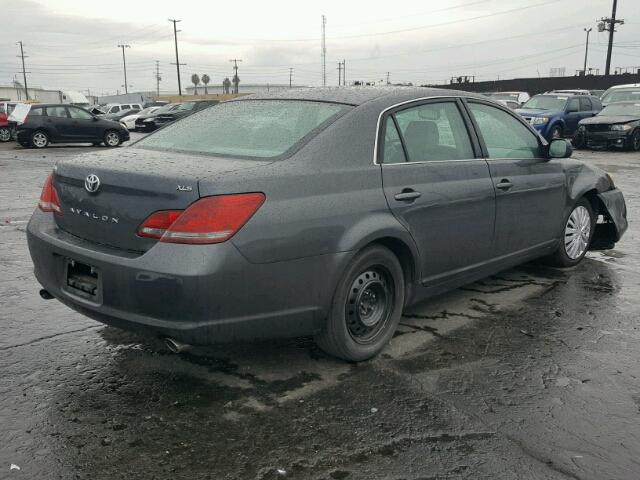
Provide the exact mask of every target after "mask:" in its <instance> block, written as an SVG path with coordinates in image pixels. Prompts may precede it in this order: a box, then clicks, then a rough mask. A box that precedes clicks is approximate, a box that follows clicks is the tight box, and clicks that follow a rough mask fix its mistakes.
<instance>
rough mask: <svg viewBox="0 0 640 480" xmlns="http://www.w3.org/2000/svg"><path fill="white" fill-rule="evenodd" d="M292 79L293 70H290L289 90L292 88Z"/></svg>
mask: <svg viewBox="0 0 640 480" xmlns="http://www.w3.org/2000/svg"><path fill="white" fill-rule="evenodd" d="M291 77H293V68H289V88H291Z"/></svg>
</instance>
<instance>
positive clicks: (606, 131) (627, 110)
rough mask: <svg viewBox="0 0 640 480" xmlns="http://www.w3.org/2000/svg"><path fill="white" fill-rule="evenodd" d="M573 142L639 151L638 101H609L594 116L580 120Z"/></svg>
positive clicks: (639, 124)
mask: <svg viewBox="0 0 640 480" xmlns="http://www.w3.org/2000/svg"><path fill="white" fill-rule="evenodd" d="M573 143H574V145H575V146H576V147H578V148H580V147H596V148H597V147H602V148H608V147H617V148H627V149H629V150H634V151H636V152H637V151H640V102H616V103H610V104H609V105H607V106H606V107H604V109H602V111H600V113H599V114H598V115H596V116H595V117H591V118H585V119H584V120H581V121H580V123H579V125H578V131H577V133H576V137H575V138H574V140H573Z"/></svg>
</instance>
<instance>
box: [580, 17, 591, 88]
mask: <svg viewBox="0 0 640 480" xmlns="http://www.w3.org/2000/svg"><path fill="white" fill-rule="evenodd" d="M591 30H593V28H591V27H589V28H585V29H584V31H585V32H587V46H586V47H585V49H584V68H583V69H582V76H583V77H584V76H586V75H587V56H588V55H589V34H590V33H591Z"/></svg>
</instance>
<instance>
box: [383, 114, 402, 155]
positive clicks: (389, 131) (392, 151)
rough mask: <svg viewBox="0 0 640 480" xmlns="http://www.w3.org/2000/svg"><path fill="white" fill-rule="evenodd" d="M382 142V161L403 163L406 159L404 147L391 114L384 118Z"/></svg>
mask: <svg viewBox="0 0 640 480" xmlns="http://www.w3.org/2000/svg"><path fill="white" fill-rule="evenodd" d="M383 142H384V150H383V153H382V162H383V163H405V162H406V161H407V157H406V156H405V154H404V147H403V146H402V140H400V134H399V133H398V129H397V128H396V124H395V122H394V121H393V117H391V116H389V117H387V120H386V126H385V129H384V139H383Z"/></svg>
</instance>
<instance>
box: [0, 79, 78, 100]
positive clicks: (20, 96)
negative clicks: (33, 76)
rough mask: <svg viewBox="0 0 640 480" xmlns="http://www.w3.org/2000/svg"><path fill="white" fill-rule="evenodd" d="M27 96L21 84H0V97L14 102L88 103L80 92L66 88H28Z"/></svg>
mask: <svg viewBox="0 0 640 480" xmlns="http://www.w3.org/2000/svg"><path fill="white" fill-rule="evenodd" d="M28 92H29V98H28V99H27V95H26V93H25V91H24V87H23V86H22V85H21V84H16V85H0V99H3V100H11V101H14V102H24V101H26V100H30V101H34V102H38V103H72V104H74V105H88V104H89V101H88V100H87V97H85V96H84V95H83V94H81V93H80V92H74V91H67V90H49V89H45V88H39V87H36V88H28Z"/></svg>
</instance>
